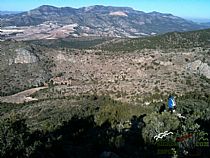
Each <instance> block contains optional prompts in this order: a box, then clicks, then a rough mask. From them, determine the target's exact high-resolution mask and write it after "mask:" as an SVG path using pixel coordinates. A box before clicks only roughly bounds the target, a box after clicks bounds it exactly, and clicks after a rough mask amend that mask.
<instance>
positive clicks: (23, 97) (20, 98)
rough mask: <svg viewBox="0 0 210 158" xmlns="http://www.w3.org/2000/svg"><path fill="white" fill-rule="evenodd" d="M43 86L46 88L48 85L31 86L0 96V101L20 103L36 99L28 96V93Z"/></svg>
mask: <svg viewBox="0 0 210 158" xmlns="http://www.w3.org/2000/svg"><path fill="white" fill-rule="evenodd" d="M45 88H48V87H38V88H31V89H28V90H25V91H22V92H19V93H16V94H13V95H10V96H5V97H0V102H6V103H17V104H20V103H24V102H30V101H34V100H38V99H37V98H32V97H30V95H32V94H33V93H35V92H37V91H39V90H41V89H45Z"/></svg>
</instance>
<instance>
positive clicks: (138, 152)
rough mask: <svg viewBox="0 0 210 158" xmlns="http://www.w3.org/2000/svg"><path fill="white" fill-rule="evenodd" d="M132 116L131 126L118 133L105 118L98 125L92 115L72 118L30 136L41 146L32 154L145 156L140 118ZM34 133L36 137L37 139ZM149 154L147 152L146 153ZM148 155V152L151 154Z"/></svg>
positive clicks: (80, 157)
mask: <svg viewBox="0 0 210 158" xmlns="http://www.w3.org/2000/svg"><path fill="white" fill-rule="evenodd" d="M144 116H145V115H142V116H140V117H137V116H133V117H132V119H131V128H129V129H128V130H124V131H121V132H119V131H118V130H117V129H113V128H112V127H111V124H110V123H109V122H108V121H106V122H105V123H103V124H102V125H101V126H97V125H96V124H95V122H94V117H93V116H89V117H86V118H78V117H76V116H75V117H73V118H72V119H71V120H70V121H68V122H63V125H62V126H61V127H60V128H59V129H57V130H55V131H53V132H51V133H46V134H45V135H39V134H37V133H34V135H36V136H34V137H33V139H40V141H41V142H43V145H42V146H40V147H39V148H37V149H36V151H35V154H33V156H32V157H34V158H35V157H40V158H57V157H59V158H60V157H62V158H67V157H68V158H83V157H84V158H87V157H91V158H97V157H101V158H108V157H109V158H118V157H119V158H120V157H122V158H123V157H125V158H127V157H129V158H132V157H133V158H134V157H145V153H147V154H148V153H150V154H151V153H152V152H151V151H150V152H145V151H146V149H145V143H144V140H143V138H142V128H143V127H144V126H145V124H144V122H143V118H144ZM37 136H38V137H39V138H37ZM147 156H149V155H147ZM150 156H151V155H150Z"/></svg>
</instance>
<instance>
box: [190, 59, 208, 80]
mask: <svg viewBox="0 0 210 158" xmlns="http://www.w3.org/2000/svg"><path fill="white" fill-rule="evenodd" d="M187 70H189V71H190V72H192V73H196V74H200V75H203V76H205V77H206V78H208V79H210V66H209V65H208V64H207V63H203V62H202V61H201V60H196V61H194V62H191V63H189V64H188V65H187Z"/></svg>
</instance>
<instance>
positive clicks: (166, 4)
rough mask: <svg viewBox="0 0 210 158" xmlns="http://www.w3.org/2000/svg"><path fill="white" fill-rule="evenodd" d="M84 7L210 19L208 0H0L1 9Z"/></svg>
mask: <svg viewBox="0 0 210 158" xmlns="http://www.w3.org/2000/svg"><path fill="white" fill-rule="evenodd" d="M44 4H45V5H53V6H58V7H66V6H69V7H74V8H79V7H84V6H92V5H105V6H126V7H132V8H134V9H136V10H141V11H144V12H152V11H158V12H162V13H172V14H174V15H177V16H181V17H185V18H194V19H196V18H201V19H210V0H0V10H1V11H28V10H30V9H34V8H36V7H38V6H40V5H44Z"/></svg>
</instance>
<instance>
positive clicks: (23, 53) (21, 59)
mask: <svg viewBox="0 0 210 158" xmlns="http://www.w3.org/2000/svg"><path fill="white" fill-rule="evenodd" d="M15 52H16V54H17V56H16V58H15V59H14V63H15V64H18V63H20V64H28V63H35V62H37V57H36V56H35V55H33V54H32V53H30V52H29V51H28V50H26V49H24V48H19V49H16V50H15Z"/></svg>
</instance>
